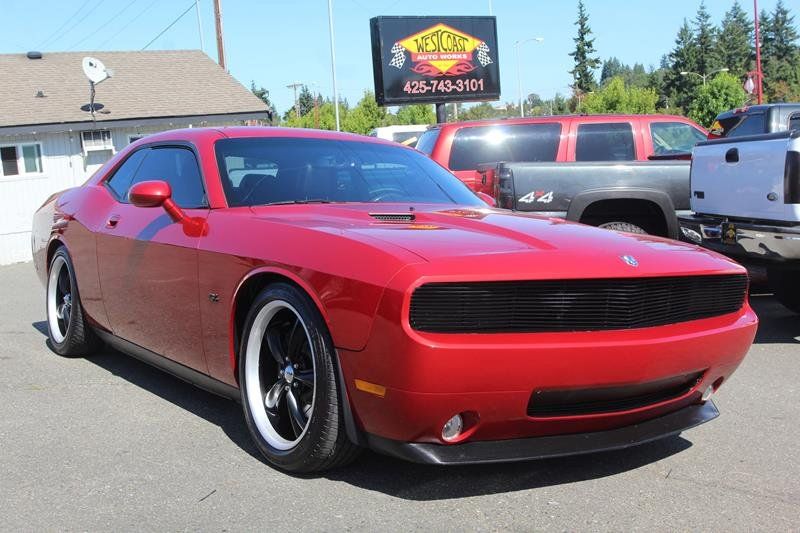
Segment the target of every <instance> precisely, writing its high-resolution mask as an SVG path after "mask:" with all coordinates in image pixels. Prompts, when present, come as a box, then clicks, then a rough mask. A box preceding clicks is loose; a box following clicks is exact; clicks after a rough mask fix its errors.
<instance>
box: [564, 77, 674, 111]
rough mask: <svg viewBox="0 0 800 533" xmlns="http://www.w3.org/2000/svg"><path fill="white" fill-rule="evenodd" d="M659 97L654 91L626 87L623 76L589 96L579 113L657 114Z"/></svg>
mask: <svg viewBox="0 0 800 533" xmlns="http://www.w3.org/2000/svg"><path fill="white" fill-rule="evenodd" d="M657 102H658V95H657V94H656V92H655V91H654V90H653V89H645V88H642V87H626V86H625V81H624V80H623V78H622V76H617V77H616V78H613V79H612V80H610V81H609V82H608V83H607V84H606V86H605V87H603V88H602V89H599V90H597V91H595V92H592V93H589V94H587V95H586V96H585V97H584V98H583V100H582V101H581V103H580V105H579V106H578V111H580V112H581V113H588V114H590V115H593V114H601V113H626V114H627V113H655V111H656V103H657Z"/></svg>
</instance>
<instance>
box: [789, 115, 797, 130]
mask: <svg viewBox="0 0 800 533" xmlns="http://www.w3.org/2000/svg"><path fill="white" fill-rule="evenodd" d="M789 129H790V130H800V113H793V114H792V115H791V116H790V117H789Z"/></svg>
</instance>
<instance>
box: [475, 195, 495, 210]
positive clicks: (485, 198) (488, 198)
mask: <svg viewBox="0 0 800 533" xmlns="http://www.w3.org/2000/svg"><path fill="white" fill-rule="evenodd" d="M475 194H476V195H477V196H478V198H480V199H481V200H483V201H484V202H486V203H487V204H489V207H497V202H496V201H495V199H494V198H492V197H491V196H489V195H488V194H486V193H485V192H476V193H475Z"/></svg>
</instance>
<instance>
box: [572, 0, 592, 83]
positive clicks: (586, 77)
mask: <svg viewBox="0 0 800 533" xmlns="http://www.w3.org/2000/svg"><path fill="white" fill-rule="evenodd" d="M575 25H576V26H577V27H578V36H577V37H575V38H574V39H573V41H575V51H574V52H570V54H569V55H570V56H572V58H573V59H574V60H575V68H574V69H572V70H570V71H569V73H570V74H572V79H573V84H572V90H573V91H574V92H575V93H576V94H577V95H581V94H584V93H588V92H590V91H593V90H594V88H595V87H596V86H597V82H595V79H594V70H595V69H596V68H598V67H599V66H600V59H599V58H597V57H596V56H594V55H593V54H594V53H595V49H594V39H593V38H592V37H591V35H592V29H591V28H590V27H589V15H588V14H587V13H586V7H585V6H584V5H583V0H578V20H576V21H575Z"/></svg>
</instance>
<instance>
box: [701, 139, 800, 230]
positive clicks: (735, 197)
mask: <svg viewBox="0 0 800 533" xmlns="http://www.w3.org/2000/svg"><path fill="white" fill-rule="evenodd" d="M792 150H794V151H797V150H800V139H797V138H792V135H790V134H789V133H788V132H787V133H781V134H772V135H760V136H754V137H742V138H740V139H736V138H730V139H725V140H720V141H709V142H705V143H700V144H698V145H697V146H696V147H695V149H694V151H693V153H692V171H691V206H692V210H693V211H695V212H696V213H701V214H710V215H730V216H735V217H737V218H747V219H762V220H782V221H795V222H797V221H800V205H798V204H796V203H792V202H794V201H797V198H790V197H786V195H787V194H789V195H790V196H794V195H793V194H792V193H791V191H790V187H792V186H793V187H795V188H797V187H798V186H800V184H796V183H794V184H793V183H792V179H793V178H792V176H790V175H789V173H788V171H787V168H788V164H787V161H788V159H787V154H788V153H789V152H790V151H792Z"/></svg>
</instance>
